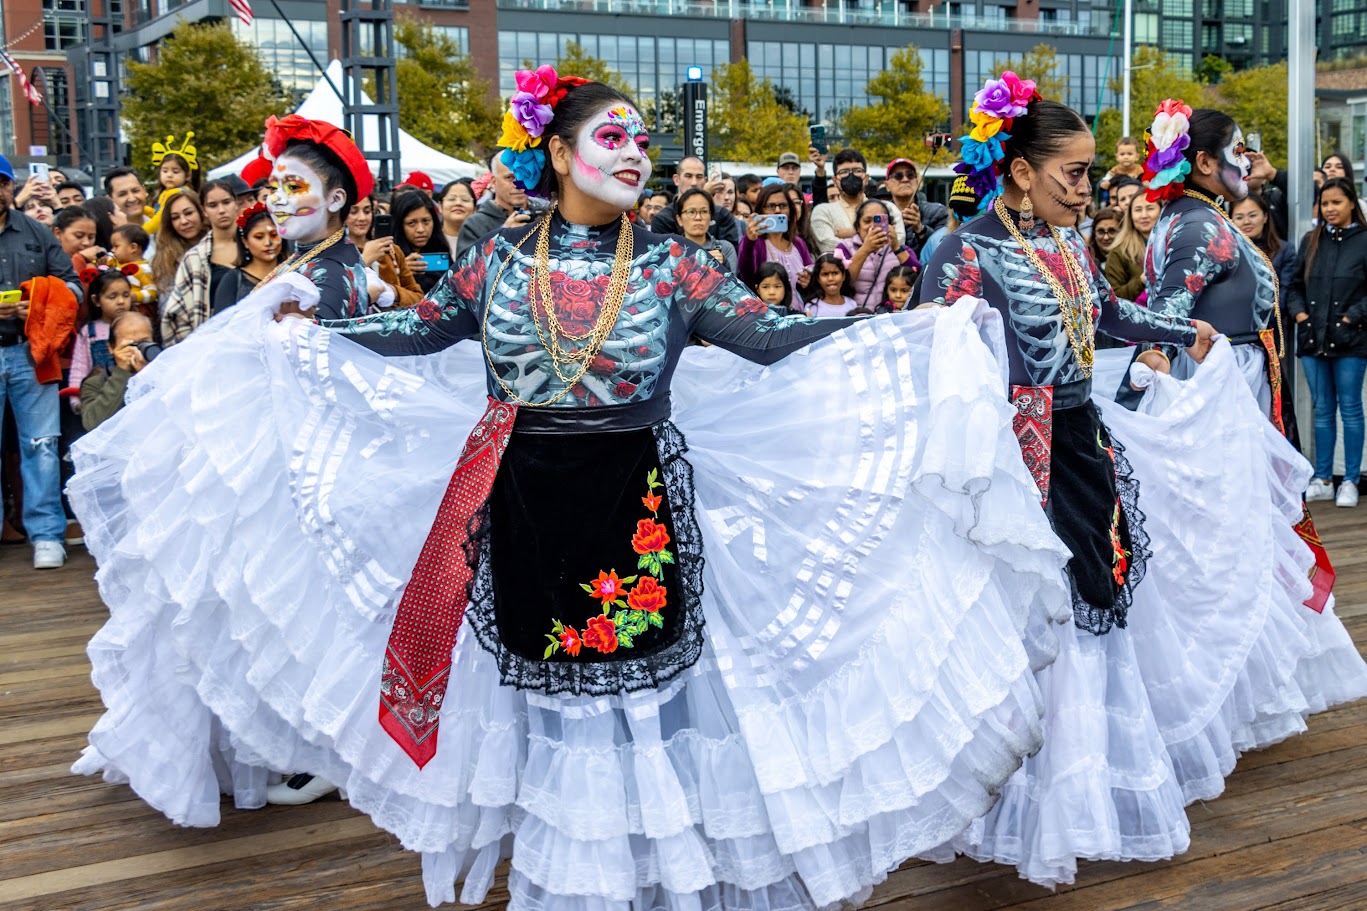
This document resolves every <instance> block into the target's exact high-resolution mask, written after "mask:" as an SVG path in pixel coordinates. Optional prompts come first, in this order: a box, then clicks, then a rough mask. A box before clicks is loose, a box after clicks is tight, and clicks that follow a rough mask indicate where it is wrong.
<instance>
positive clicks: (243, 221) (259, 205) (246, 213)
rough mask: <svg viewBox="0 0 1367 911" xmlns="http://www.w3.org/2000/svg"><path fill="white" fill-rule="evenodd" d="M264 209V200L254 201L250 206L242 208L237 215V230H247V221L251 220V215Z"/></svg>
mask: <svg viewBox="0 0 1367 911" xmlns="http://www.w3.org/2000/svg"><path fill="white" fill-rule="evenodd" d="M264 211H266V204H265V203H264V202H254V203H252V204H251V205H250V206H247V208H245V209H243V210H242V214H241V215H239V216H237V230H238V232H239V233H240V232H242V231H245V230H247V222H249V221H251V220H252V216H253V215H258V214H260V213H262V212H264Z"/></svg>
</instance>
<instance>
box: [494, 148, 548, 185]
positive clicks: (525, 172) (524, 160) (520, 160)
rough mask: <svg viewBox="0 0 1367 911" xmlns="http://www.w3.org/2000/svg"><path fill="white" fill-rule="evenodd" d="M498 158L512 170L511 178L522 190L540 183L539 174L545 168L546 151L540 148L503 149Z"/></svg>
mask: <svg viewBox="0 0 1367 911" xmlns="http://www.w3.org/2000/svg"><path fill="white" fill-rule="evenodd" d="M499 160H500V161H502V162H503V163H504V164H505V165H507V166H508V170H510V171H512V172H513V180H515V181H517V185H518V186H519V187H521V188H522V189H524V190H534V189H536V185H537V184H539V183H541V175H542V173H544V172H545V170H546V153H545V151H544V150H542V149H526V150H524V151H521V152H514V151H513V150H512V149H504V150H503V154H502V155H501V156H499Z"/></svg>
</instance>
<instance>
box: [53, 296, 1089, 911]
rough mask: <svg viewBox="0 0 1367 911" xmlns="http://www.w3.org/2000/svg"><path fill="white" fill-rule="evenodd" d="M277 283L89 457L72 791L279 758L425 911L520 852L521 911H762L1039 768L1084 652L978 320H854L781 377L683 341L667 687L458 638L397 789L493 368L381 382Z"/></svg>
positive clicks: (485, 879)
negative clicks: (680, 591) (1048, 710)
mask: <svg viewBox="0 0 1367 911" xmlns="http://www.w3.org/2000/svg"><path fill="white" fill-rule="evenodd" d="M273 293H277V292H273V291H272V286H269V285H268V286H267V287H266V288H265V289H263V290H262V291H260V292H258V293H257V294H255V295H253V296H252V297H251V298H248V299H247V300H246V301H244V302H243V303H241V304H239V305H238V306H237V307H235V308H233V310H231V311H229V312H228V313H227V314H224V315H222V316H220V317H218V318H216V319H214V320H212V321H210V322H209V323H208V324H207V325H206V326H205V327H203V328H201V329H200V330H199V331H197V332H196V333H195V335H193V336H192V337H191V338H190V339H189V340H188V341H187V342H185V343H182V344H181V345H177V346H175V347H174V348H171V349H169V350H168V351H167V352H166V353H165V354H164V355H162V357H161V358H159V359H158V360H157V361H156V362H155V363H154V364H153V365H152V366H151V367H150V368H149V369H148V370H146V371H144V372H143V374H141V375H140V376H139V377H138V378H137V379H136V380H135V382H134V384H133V390H132V393H131V396H130V398H131V399H132V400H131V401H130V403H129V404H128V405H127V406H126V407H125V408H124V410H123V411H122V412H121V413H120V414H119V415H118V416H116V417H115V418H114V419H113V420H111V421H109V422H107V423H106V424H105V425H103V426H101V427H100V428H99V429H97V430H96V431H94V432H93V433H91V434H89V435H87V436H86V437H85V438H84V439H83V440H82V441H81V443H80V444H79V446H78V447H77V448H76V452H75V457H76V461H77V467H78V472H77V475H76V477H75V479H74V480H73V481H72V483H71V485H70V488H69V494H70V497H71V500H72V503H73V506H74V508H75V509H76V512H77V514H78V516H79V517H80V519H81V521H82V525H83V527H84V528H85V530H86V535H87V542H88V544H89V547H90V549H91V551H92V552H93V553H94V555H95V557H96V559H97V561H98V563H99V572H98V575H97V579H98V582H99V586H100V591H101V594H102V596H103V597H104V599H105V601H106V603H107V604H108V605H109V609H110V619H109V622H108V623H107V624H106V625H105V626H104V627H103V628H102V629H101V630H100V632H99V633H98V634H97V635H96V636H95V638H94V639H93V640H92V641H91V643H90V646H89V655H90V658H91V662H92V665H93V668H94V680H95V683H96V685H97V686H98V688H99V689H100V692H101V695H102V697H103V699H104V702H105V705H106V708H107V711H106V713H105V714H104V716H103V717H102V718H101V719H100V721H99V722H98V724H97V725H96V727H95V729H94V730H93V731H92V732H91V734H90V746H89V747H88V748H87V750H86V752H85V754H84V755H83V757H82V758H81V760H80V761H79V762H78V763H77V764H76V767H75V768H76V771H78V772H82V773H87V774H89V773H96V772H103V774H104V776H105V778H106V779H107V780H110V781H118V782H127V783H129V784H130V785H131V786H132V787H133V789H134V790H135V791H136V792H137V793H138V794H139V795H140V796H141V797H142V798H143V799H144V800H146V801H147V802H148V803H150V804H152V805H153V806H155V807H157V808H158V809H159V810H161V811H162V812H163V813H165V814H166V816H168V817H169V818H170V819H172V820H173V821H175V822H177V823H179V824H183V825H194V826H212V825H215V824H216V823H217V822H218V821H219V813H220V794H222V793H231V794H232V795H233V797H234V800H235V802H236V804H237V805H238V806H239V807H257V806H260V805H261V804H262V803H263V802H264V789H265V786H266V783H267V776H268V774H269V770H280V771H286V770H288V771H298V770H306V771H309V772H313V773H315V774H319V775H322V776H324V777H326V778H327V779H329V780H330V781H333V782H336V783H338V784H340V785H342V786H343V787H344V788H345V789H346V791H347V794H348V799H349V800H350V801H351V803H352V804H353V805H354V806H355V807H357V808H358V809H360V810H362V811H363V812H365V813H367V814H369V815H370V816H371V818H372V819H373V820H374V821H375V823H376V824H377V825H379V826H381V827H383V828H385V829H387V830H389V831H391V832H393V833H394V834H395V835H396V836H397V837H398V838H399V840H400V841H401V843H402V844H403V845H404V846H405V847H406V848H408V849H409V850H412V851H416V852H421V853H422V855H423V877H424V881H425V884H426V887H427V892H428V898H429V900H430V901H431V902H432V903H433V904H434V905H435V904H437V903H440V902H443V901H452V900H455V899H456V898H457V887H458V886H460V887H461V891H460V893H459V898H460V900H462V901H465V902H478V901H481V900H482V899H483V898H484V896H485V894H486V891H487V889H488V888H489V886H490V883H491V881H492V879H493V871H494V867H495V864H496V863H497V861H498V860H499V859H500V858H501V857H510V858H511V863H512V869H511V872H510V874H509V888H510V891H511V895H512V899H511V902H510V905H509V907H510V908H514V909H546V911H551V909H554V911H567V909H568V911H574V909H584V911H589V909H593V911H608V909H627V908H632V909H647V908H648V909H656V908H660V909H665V908H670V909H672V908H680V909H683V908H687V909H738V908H744V909H755V911H761V909H809V908H815V907H828V906H833V905H835V904H837V903H839V902H842V901H850V900H853V901H858V900H861V899H862V898H863V897H864V896H866V895H867V894H868V893H869V890H870V889H871V888H872V886H873V885H874V884H876V883H878V882H879V881H881V880H882V879H883V878H884V877H885V876H886V874H887V872H888V871H890V870H892V869H894V868H895V867H897V866H898V865H899V864H900V863H901V862H902V861H904V860H905V859H907V858H909V857H912V856H915V855H918V854H923V853H927V852H934V851H936V850H939V849H942V847H943V846H944V845H946V844H947V843H949V842H950V841H951V839H953V838H955V837H956V836H957V835H959V834H960V833H961V832H962V831H963V830H964V829H965V828H966V827H967V826H968V825H969V824H970V823H971V822H972V821H973V820H974V819H975V818H977V817H979V816H981V815H982V814H983V813H985V812H986V811H987V810H988V809H989V808H990V807H991V806H992V804H993V802H994V801H995V799H996V795H997V792H998V791H999V789H1000V788H1001V787H1002V785H1003V784H1004V783H1005V782H1006V781H1007V780H1008V778H1010V776H1011V775H1012V773H1013V772H1015V770H1016V769H1017V768H1018V767H1019V766H1020V763H1021V761H1022V759H1023V757H1025V756H1027V755H1029V754H1031V753H1033V752H1035V751H1037V750H1039V749H1040V746H1041V744H1042V742H1043V726H1042V718H1043V715H1044V711H1045V703H1044V697H1043V696H1042V694H1041V692H1040V689H1039V686H1038V684H1037V682H1036V676H1035V674H1036V672H1037V671H1038V670H1040V669H1041V668H1043V667H1045V666H1047V665H1048V664H1049V662H1050V661H1051V660H1052V659H1053V658H1054V656H1055V654H1056V653H1057V651H1058V638H1059V637H1058V633H1059V632H1062V633H1063V634H1064V635H1063V639H1064V641H1065V643H1067V645H1066V648H1065V654H1066V655H1072V654H1073V653H1074V651H1075V650H1076V646H1075V644H1074V643H1073V642H1071V641H1070V639H1071V637H1072V634H1071V627H1069V626H1064V625H1062V624H1065V623H1066V622H1067V621H1069V620H1070V619H1071V611H1070V604H1069V597H1068V592H1067V590H1066V588H1065V586H1064V582H1063V575H1062V567H1063V565H1064V562H1065V560H1066V558H1067V552H1066V550H1064V548H1063V547H1062V545H1061V543H1060V542H1059V541H1058V539H1057V538H1056V537H1055V536H1054V535H1053V533H1052V531H1051V530H1050V528H1049V527H1048V522H1047V520H1046V519H1045V516H1044V514H1043V512H1042V510H1040V508H1039V506H1038V501H1037V496H1036V493H1035V489H1034V486H1033V483H1032V481H1031V479H1030V476H1029V474H1028V473H1027V472H1026V470H1025V468H1024V466H1023V464H1022V462H1021V458H1020V453H1019V449H1018V446H1017V443H1016V441H1015V438H1014V436H1013V435H1012V433H1011V430H1010V420H1009V418H1010V409H1009V406H1008V405H1007V403H1006V401H1005V397H1004V395H1003V393H1002V388H1003V377H1002V375H1001V374H1000V372H999V369H998V367H997V361H998V359H996V358H994V357H993V353H992V352H991V351H990V349H989V347H988V346H987V345H985V344H984V342H983V340H982V334H983V333H982V326H981V325H980V324H983V325H986V326H987V328H988V330H989V331H988V332H986V333H985V334H986V335H987V337H988V338H989V339H992V338H998V337H999V336H1000V330H999V327H996V326H994V325H991V324H992V323H993V321H994V320H995V319H996V317H995V315H994V314H992V313H991V312H990V311H978V312H974V311H973V310H972V309H971V308H970V306H969V305H967V304H965V305H963V306H960V307H956V308H950V309H947V310H943V311H933V312H928V313H913V314H906V315H898V316H893V317H880V318H878V319H872V320H867V321H863V322H861V323H859V324H858V325H856V326H854V327H851V328H849V329H846V330H843V331H842V332H840V333H837V334H836V335H834V336H832V337H830V338H828V339H826V340H823V341H821V342H819V343H817V344H815V345H813V346H811V347H810V348H808V349H806V350H804V351H802V352H800V353H798V354H796V355H793V356H791V357H789V358H787V359H786V360H785V361H783V362H782V363H780V364H778V365H776V366H773V367H769V368H758V367H755V366H753V365H749V364H745V363H742V362H740V361H738V360H737V359H736V358H734V357H732V356H731V355H729V354H726V353H725V352H722V351H720V350H718V349H691V350H690V351H689V352H688V354H687V355H686V357H685V359H684V361H683V363H682V364H681V366H680V369H679V370H678V372H677V373H676V378H675V381H674V399H675V413H674V418H673V420H674V422H675V424H676V425H677V426H678V427H679V429H680V430H681V431H682V433H683V435H684V436H685V438H686V440H687V444H688V446H689V450H688V452H687V454H686V458H687V459H688V460H689V461H690V463H691V464H692V467H693V477H694V483H695V487H696V500H695V511H696V516H697V519H698V522H699V524H700V526H701V529H702V535H703V539H704V546H705V557H706V563H705V570H704V582H705V589H704V594H703V601H704V613H705V617H706V626H705V629H704V635H705V639H706V641H705V646H704V650H703V655H702V658H701V659H700V660H699V661H698V662H697V664H695V665H694V666H693V667H691V668H690V669H688V670H686V671H684V672H683V673H682V674H680V675H679V676H678V677H676V678H675V679H673V680H672V681H670V682H669V683H668V684H667V685H665V686H662V687H661V688H659V689H658V690H653V691H648V692H644V693H634V694H630V695H622V696H606V697H596V698H595V697H575V696H569V695H558V696H547V695H544V694H541V693H538V692H534V691H526V690H518V689H514V688H511V687H508V686H503V685H501V684H500V682H499V679H500V678H499V673H498V669H497V667H496V666H495V664H494V661H493V660H492V658H491V656H490V655H489V654H488V653H487V652H486V651H484V650H483V648H482V647H481V646H480V644H479V641H478V637H477V636H475V635H471V632H472V631H471V630H462V632H461V635H460V637H459V640H458V642H457V644H456V646H455V649H454V653H453V659H454V668H453V672H452V678H451V684H450V690H449V693H448V698H447V700H446V702H445V705H444V707H443V711H442V722H441V735H440V745H439V748H438V750H437V754H436V756H435V758H434V759H433V760H432V761H431V762H430V763H429V764H428V765H427V766H426V767H425V768H423V769H421V770H419V769H418V768H417V767H416V766H414V764H413V763H412V762H411V761H409V759H408V758H407V756H405V755H404V753H403V752H402V750H401V749H400V748H399V747H398V745H397V744H395V743H394V742H393V741H392V740H390V738H389V737H388V736H387V735H386V734H385V733H384V731H383V730H382V729H381V728H380V726H379V724H378V707H379V682H380V670H381V665H382V657H383V653H384V648H385V644H386V641H387V638H388V636H389V631H390V625H391V623H392V620H393V616H394V610H395V607H396V606H397V602H398V596H399V594H400V593H401V591H402V587H403V585H404V583H405V581H406V580H407V578H408V574H409V572H410V571H411V568H412V566H413V563H414V561H415V560H416V558H417V554H418V551H419V549H420V548H421V546H422V543H423V541H424V539H425V537H426V535H427V532H428V529H429V528H430V526H431V522H432V519H433V517H434V515H435V512H436V508H437V504H438V502H439V500H440V497H441V494H442V492H443V491H444V489H445V487H446V485H447V482H448V480H449V478H450V475H451V471H452V469H453V467H454V464H455V460H456V458H457V456H458V454H459V452H460V450H461V446H462V444H463V442H464V439H465V435H466V433H467V431H468V430H469V428H470V427H471V426H472V425H473V423H474V422H475V420H476V419H477V418H478V416H479V414H480V413H481V412H482V410H483V406H484V395H485V393H484V386H483V369H484V368H483V362H482V359H481V357H480V352H479V349H478V347H477V346H476V345H474V344H470V345H469V346H467V347H468V350H462V348H461V347H459V346H458V347H457V348H455V349H452V350H451V351H449V352H447V353H445V354H443V355H440V356H434V357H431V358H425V359H414V360H403V361H400V360H395V359H390V360H386V359H384V358H381V357H379V356H377V355H374V354H372V353H370V352H368V351H366V350H364V349H362V348H360V347H359V346H357V345H354V344H352V343H351V342H349V341H347V340H345V339H342V338H340V337H337V336H333V335H330V334H328V333H327V332H325V331H322V330H319V329H317V328H316V327H313V326H311V325H308V324H304V323H301V322H299V321H286V322H285V323H283V324H276V323H273V322H272V321H271V320H270V317H269V311H270V309H271V307H272V304H273V299H272V294H273ZM975 321H976V322H975ZM589 493H590V492H586V496H588V495H589ZM570 524H571V525H572V522H571V523H570ZM472 622H477V621H476V620H475V619H474V618H473V617H469V618H467V623H472ZM462 884H463V885H462Z"/></svg>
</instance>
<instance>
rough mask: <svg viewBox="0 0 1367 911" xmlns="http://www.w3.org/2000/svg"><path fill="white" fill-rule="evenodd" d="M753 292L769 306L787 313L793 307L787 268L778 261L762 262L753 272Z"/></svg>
mask: <svg viewBox="0 0 1367 911" xmlns="http://www.w3.org/2000/svg"><path fill="white" fill-rule="evenodd" d="M755 278H756V281H755V294H756V295H757V296H758V297H759V299H760V300H762V301H764V302H765V303H766V304H768V305H769V306H770V308H772V309H774V310H777V311H778V312H780V313H789V312H791V311H792V310H793V309H794V308H793V283H792V281H791V280H789V278H788V268H787V267H786V266H784V265H783V263H780V262H767V263H762V264H761V265H760V267H759V270H758V271H757V272H756V273H755Z"/></svg>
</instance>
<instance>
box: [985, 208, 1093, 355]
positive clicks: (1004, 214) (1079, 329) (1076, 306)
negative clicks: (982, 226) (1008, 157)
mask: <svg viewBox="0 0 1367 911" xmlns="http://www.w3.org/2000/svg"><path fill="white" fill-rule="evenodd" d="M992 211H993V212H994V213H995V214H996V216H997V218H999V219H1001V223H1002V224H1003V225H1005V226H1006V230H1007V231H1008V232H1009V233H1010V234H1011V237H1012V238H1013V239H1014V240H1015V241H1016V243H1018V244H1020V248H1021V250H1023V251H1024V252H1025V255H1026V256H1027V257H1028V258H1029V259H1030V262H1031V264H1032V265H1033V266H1034V267H1035V269H1036V271H1038V272H1039V274H1040V275H1041V276H1042V277H1043V278H1044V280H1045V282H1047V283H1048V285H1049V287H1050V289H1051V290H1053V292H1054V297H1055V298H1056V299H1057V300H1058V309H1059V314H1060V315H1061V316H1062V317H1063V329H1064V332H1065V333H1067V336H1068V346H1069V347H1070V348H1072V349H1073V355H1074V356H1075V357H1076V358H1077V363H1078V367H1079V368H1080V369H1081V370H1082V375H1083V376H1085V377H1089V378H1090V377H1091V375H1092V363H1093V361H1094V360H1095V350H1096V326H1095V324H1094V322H1093V318H1092V296H1091V293H1090V291H1089V290H1088V287H1087V286H1088V282H1087V279H1086V276H1085V274H1084V273H1083V271H1082V266H1081V264H1080V263H1078V261H1077V257H1075V256H1073V251H1072V249H1071V248H1070V247H1069V246H1068V245H1067V244H1066V243H1065V242H1064V240H1063V237H1062V236H1061V235H1060V234H1059V233H1058V231H1057V230H1056V229H1055V228H1054V226H1053V225H1049V226H1048V228H1049V236H1050V237H1052V238H1053V239H1054V244H1055V246H1057V247H1058V254H1059V258H1060V259H1062V260H1063V268H1064V270H1065V271H1066V272H1067V273H1068V281H1069V283H1070V284H1072V286H1073V288H1074V290H1075V292H1076V293H1073V294H1070V293H1069V292H1068V290H1067V289H1065V288H1064V287H1063V282H1061V281H1059V279H1058V277H1057V276H1056V275H1054V273H1053V271H1052V270H1051V269H1050V268H1049V266H1048V265H1047V264H1046V263H1045V262H1044V260H1043V259H1042V258H1041V257H1040V255H1039V251H1038V250H1036V249H1035V245H1034V244H1032V243H1030V241H1028V240H1027V239H1026V238H1025V235H1023V234H1021V232H1020V230H1019V229H1017V228H1016V226H1015V224H1014V223H1013V220H1012V218H1011V213H1010V212H1009V211H1007V208H1006V202H1005V201H1004V200H1003V199H1002V198H1001V197H1000V196H998V197H997V201H996V202H995V203H993V205H992Z"/></svg>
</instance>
